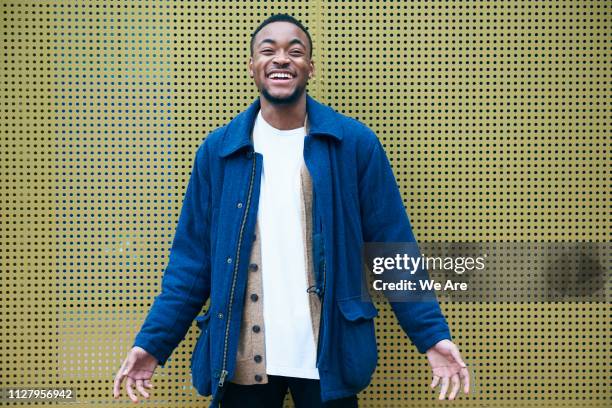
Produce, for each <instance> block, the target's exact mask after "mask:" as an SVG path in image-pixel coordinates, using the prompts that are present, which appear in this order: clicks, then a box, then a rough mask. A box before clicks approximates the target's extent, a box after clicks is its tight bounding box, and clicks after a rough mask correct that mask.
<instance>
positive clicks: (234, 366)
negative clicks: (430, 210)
mask: <svg viewBox="0 0 612 408" xmlns="http://www.w3.org/2000/svg"><path fill="white" fill-rule="evenodd" d="M249 74H250V76H251V78H253V80H254V81H255V84H256V85H257V88H258V90H259V97H258V98H257V99H256V100H255V101H254V102H253V103H252V104H251V106H250V107H249V108H248V109H247V110H246V111H244V112H242V113H241V114H240V115H238V116H237V117H236V118H234V119H233V120H232V121H231V122H230V123H229V124H228V125H226V126H223V127H221V128H218V129H216V130H214V131H213V132H211V134H209V135H208V137H207V138H206V140H205V141H204V142H203V143H202V144H201V145H200V147H199V148H198V151H197V152H196V156H195V160H194V164H193V168H192V173H191V177H190V180H189V184H188V186H187V190H186V192H185V197H184V200H183V208H182V210H181V215H180V217H179V222H178V226H177V232H176V235H175V238H174V242H173V245H172V249H171V254H170V260H169V263H168V266H167V268H166V271H165V273H164V277H163V280H162V291H161V293H160V294H159V295H158V296H157V297H156V299H155V301H154V303H153V306H152V308H151V310H150V312H149V314H148V316H147V318H146V320H145V322H144V324H143V326H142V328H141V331H140V333H139V334H138V336H137V337H136V340H135V342H134V346H133V348H132V349H131V350H130V352H129V353H128V356H127V358H126V359H125V361H124V362H123V364H122V366H121V368H120V370H119V372H118V373H117V376H116V377H115V383H114V397H115V398H118V397H119V393H120V387H121V384H122V382H123V380H124V379H126V390H127V393H128V395H129V397H130V398H131V399H132V400H133V401H135V402H137V397H136V395H135V392H134V390H133V389H132V387H133V386H135V387H136V389H137V390H138V391H139V392H140V393H141V394H142V395H143V396H144V397H145V398H148V397H149V393H148V391H147V390H146V388H148V389H150V388H153V385H152V383H151V377H152V375H153V372H154V370H155V368H156V367H157V365H158V364H159V365H162V366H163V364H165V362H166V360H167V359H168V357H169V356H170V354H171V353H172V351H173V350H174V348H176V346H177V345H178V344H179V343H180V341H181V340H182V339H183V338H184V336H185V334H186V332H187V331H188V329H189V327H190V325H191V323H192V321H193V319H194V318H196V315H197V314H198V313H199V312H200V310H201V308H202V306H203V305H204V303H205V302H206V301H207V299H208V298H209V297H210V305H209V307H208V310H207V311H206V313H204V314H203V315H200V316H197V318H196V322H197V325H198V327H199V328H200V329H201V334H200V336H199V338H198V341H197V344H196V346H195V349H194V353H193V356H192V359H191V370H192V376H193V383H194V385H195V387H196V389H197V390H198V392H199V393H200V394H202V395H213V400H212V404H211V406H213V407H216V406H218V405H219V403H220V404H221V407H223V408H231V407H238V406H240V407H281V406H282V402H283V400H284V398H285V395H286V392H287V389H289V390H290V391H291V393H292V397H293V400H294V402H295V404H296V406H297V407H298V408H299V407H356V406H357V397H356V394H357V393H359V392H360V391H361V390H362V389H364V388H365V387H366V386H367V385H368V384H369V382H370V381H371V376H372V374H373V372H374V370H375V368H376V362H377V355H376V353H377V350H376V338H375V333H374V322H373V318H374V317H375V316H376V315H377V310H376V308H375V307H374V305H373V304H372V302H371V301H363V300H362V299H361V293H362V291H361V290H362V289H363V285H364V282H363V281H362V279H361V267H362V264H361V262H362V260H361V248H362V245H363V243H364V242H369V241H370V242H416V241H415V239H414V236H413V235H412V230H411V226H410V222H409V219H408V216H407V215H406V211H405V208H404V207H403V202H402V199H401V196H400V194H399V190H398V189H397V185H396V181H395V178H394V176H393V172H392V170H391V167H390V165H389V162H388V160H387V158H386V155H385V152H384V150H383V148H382V145H381V144H380V142H379V141H378V139H377V137H376V136H375V134H374V133H373V132H372V131H371V130H370V129H368V128H367V127H366V126H365V125H363V124H362V123H360V122H358V121H357V120H355V119H352V118H349V117H347V116H344V115H342V114H340V113H338V112H335V111H334V110H333V109H331V108H329V107H327V106H325V105H323V104H320V103H319V102H317V101H316V100H314V99H313V98H311V97H310V96H309V95H308V94H307V93H306V84H307V83H308V80H309V79H310V78H312V76H313V75H314V62H313V61H312V42H311V39H310V35H309V33H308V31H307V29H306V28H305V27H303V26H302V24H301V23H300V22H299V21H298V20H296V19H294V18H293V17H291V16H288V15H284V14H281V15H275V16H272V17H270V18H268V19H267V20H265V21H264V22H263V23H262V24H261V25H260V26H259V27H258V28H257V29H256V30H255V32H254V33H253V35H252V38H251V58H250V60H249ZM264 295H265V296H264ZM391 306H392V308H393V311H394V313H395V315H396V316H397V318H398V320H399V322H400V325H401V326H402V328H403V329H404V330H405V331H406V333H407V334H408V335H409V336H410V338H411V340H412V341H413V343H414V344H415V345H416V346H417V348H418V350H419V351H420V352H421V353H426V354H427V358H428V361H429V363H430V365H431V367H432V370H433V382H432V384H431V386H432V387H435V386H436V385H437V384H438V383H440V382H441V391H440V395H439V398H440V399H444V398H445V397H446V394H447V392H448V388H449V386H450V385H452V389H451V391H450V395H449V399H454V398H455V396H456V395H457V393H458V391H459V388H460V382H461V381H460V379H461V380H462V381H463V389H464V392H466V393H467V392H468V389H469V375H468V370H467V367H466V365H465V363H464V362H463V360H462V358H461V356H460V354H459V350H458V348H457V347H456V346H455V344H453V343H452V342H451V341H450V339H451V336H450V333H449V330H448V326H447V324H446V321H445V319H444V316H443V315H442V313H441V312H440V309H439V306H438V303H437V302H436V301H428V302H391ZM264 333H265V336H264Z"/></svg>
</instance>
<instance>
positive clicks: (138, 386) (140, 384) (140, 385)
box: [136, 380, 149, 398]
mask: <svg viewBox="0 0 612 408" xmlns="http://www.w3.org/2000/svg"><path fill="white" fill-rule="evenodd" d="M143 385H144V382H143V381H142V380H136V389H137V390H138V392H140V393H141V394H142V396H143V397H145V398H149V393H148V392H147V391H146V390H145V389H144V386H143Z"/></svg>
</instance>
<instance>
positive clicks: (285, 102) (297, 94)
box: [261, 87, 306, 105]
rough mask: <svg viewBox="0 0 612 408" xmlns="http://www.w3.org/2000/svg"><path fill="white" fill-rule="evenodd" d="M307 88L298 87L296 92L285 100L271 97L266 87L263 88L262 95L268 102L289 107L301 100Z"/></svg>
mask: <svg viewBox="0 0 612 408" xmlns="http://www.w3.org/2000/svg"><path fill="white" fill-rule="evenodd" d="M305 88H306V87H296V88H295V91H293V93H291V95H289V96H287V97H284V98H277V97H276V96H272V95H270V93H269V92H268V90H267V89H266V88H265V87H262V89H261V94H262V95H263V97H264V98H266V99H267V100H268V102H270V103H273V104H275V105H289V104H292V103H294V102H295V101H297V100H298V99H300V96H302V93H304V89H305Z"/></svg>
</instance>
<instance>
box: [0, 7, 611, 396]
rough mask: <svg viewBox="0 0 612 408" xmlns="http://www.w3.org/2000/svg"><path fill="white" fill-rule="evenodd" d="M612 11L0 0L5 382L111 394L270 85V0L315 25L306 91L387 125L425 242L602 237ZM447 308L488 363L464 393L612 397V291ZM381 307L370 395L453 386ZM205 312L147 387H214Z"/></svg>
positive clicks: (467, 353)
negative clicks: (262, 38) (206, 371)
mask: <svg viewBox="0 0 612 408" xmlns="http://www.w3.org/2000/svg"><path fill="white" fill-rule="evenodd" d="M611 11H612V6H611V4H610V2H608V1H588V2H587V1H574V2H569V1H506V2H493V1H478V2H446V1H431V2H414V3H413V2H329V1H314V2H287V1H278V2H275V1H273V2H261V3H258V4H257V5H255V4H253V3H251V2H226V1H205V2H198V1H181V2H178V1H127V2H126V1H122V2H119V1H99V2H94V1H2V2H0V14H1V21H0V24H1V36H2V64H1V69H2V76H1V80H2V86H1V89H0V97H1V105H0V112H1V115H2V119H1V125H0V126H1V128H0V129H1V130H2V151H1V152H0V155H1V158H2V167H1V168H2V201H1V203H2V204H1V218H0V225H1V228H2V234H1V237H0V239H1V252H0V259H1V264H2V275H1V276H2V285H1V287H2V289H1V290H2V292H1V293H2V297H1V301H0V302H1V304H0V305H1V307H0V314H1V319H2V325H1V326H2V327H1V329H0V330H1V333H2V342H1V345H0V347H1V349H0V350H1V352H0V381H1V386H2V387H9V386H10V387H26V388H27V387H30V388H31V387H44V386H47V387H49V386H54V387H60V386H69V387H74V388H76V389H77V395H78V399H79V400H80V401H81V402H84V403H88V404H92V405H93V404H96V405H98V406H105V405H106V404H109V405H110V404H111V403H113V400H112V392H111V388H112V380H113V377H114V374H115V372H116V371H117V369H118V368H119V365H120V363H121V360H122V359H123V358H124V356H125V353H126V352H127V350H128V348H129V346H130V345H131V342H132V340H133V338H134V335H135V334H136V332H137V330H138V329H139V327H140V324H141V323H142V320H143V319H144V316H145V313H146V311H147V310H148V307H149V305H150V303H151V302H152V300H153V297H154V296H155V295H156V294H157V293H158V290H159V288H160V283H161V275H162V272H163V269H164V266H165V264H166V262H167V259H168V250H169V247H170V244H171V240H172V237H173V235H174V229H175V227H176V222H177V218H178V214H179V211H180V208H181V198H182V195H183V193H184V189H185V187H186V183H187V180H188V177H189V171H190V168H191V164H192V161H193V158H194V153H195V149H196V148H197V146H198V145H199V144H200V143H201V141H202V140H203V138H204V137H205V136H206V134H207V133H208V132H209V131H211V130H212V129H214V128H216V127H218V126H221V125H223V124H225V123H227V122H228V121H229V120H230V119H231V118H232V117H234V116H235V115H236V114H237V113H239V112H240V111H242V110H244V109H245V108H246V107H247V106H248V104H249V103H250V102H251V101H252V100H253V98H255V97H256V93H255V92H256V89H255V86H254V84H253V83H252V82H251V80H250V78H249V77H248V73H247V61H248V42H249V35H250V33H251V32H252V31H253V29H254V28H255V27H256V26H257V25H258V24H259V22H260V21H262V20H263V19H264V18H265V17H267V16H269V15H270V14H272V13H275V12H288V13H290V14H293V15H294V16H295V17H297V18H298V19H300V20H301V21H303V22H304V23H305V25H306V26H307V27H308V28H309V30H310V33H311V36H312V38H313V42H314V61H315V67H316V71H315V76H314V78H313V80H311V82H310V84H309V87H308V90H309V92H310V94H311V95H312V96H314V97H315V98H317V99H319V100H320V101H323V102H324V103H327V104H329V105H331V106H333V107H334V108H335V109H337V110H338V111H341V112H343V113H345V114H347V115H349V116H352V117H355V118H357V119H359V120H361V121H363V122H364V123H366V124H368V125H369V126H370V127H371V128H372V129H373V130H374V131H375V132H376V133H377V135H378V137H379V138H380V140H381V141H382V142H383V144H384V146H385V149H386V151H387V154H388V156H389V159H390V160H391V163H392V165H393V168H394V172H395V175H396V177H397V179H398V183H399V185H400V187H401V191H402V194H403V197H404V200H405V204H406V208H407V211H408V213H409V215H410V219H411V221H412V224H413V227H414V232H415V235H416V236H417V237H418V240H419V241H467V242H479V241H485V242H492V241H504V242H511V241H538V242H555V241H561V242H573V241H590V242H606V241H609V238H610V235H609V234H610V224H611V223H610V207H609V197H610V179H609V173H610V150H609V147H610V146H609V141H610V124H611V121H610V120H611V109H610V97H611V93H610V87H611V85H612V83H611V80H610V68H611V65H612V64H611V50H610V34H611V31H612V29H611V27H612V21H611V20H612V18H611V15H610V13H611ZM608 272H609V271H608ZM608 282H609V281H608ZM608 284H609V283H608ZM442 307H443V309H444V311H445V313H446V316H447V319H448V321H449V323H450V325H451V329H452V332H453V334H454V336H455V338H456V342H457V344H458V345H459V346H460V348H461V350H462V353H463V355H464V357H465V359H466V361H467V362H468V364H469V365H470V367H471V369H472V375H473V376H474V379H473V381H474V387H473V393H472V395H471V396H469V397H467V398H466V397H464V396H461V398H460V399H459V400H458V401H456V402H454V403H453V404H454V406H457V407H528V406H533V407H576V406H581V407H609V406H611V405H612V404H611V402H612V401H611V397H612V391H611V390H612V380H611V378H612V376H611V374H612V373H611V368H610V367H611V358H610V355H611V352H610V350H611V347H610V346H611V341H610V329H611V307H610V303H606V302H603V303H601V302H599V303H597V302H592V303H584V302H581V303H578V302H563V303H551V302H532V303H527V302H519V303H500V302H496V303H484V302H462V303H459V302H443V303H442ZM378 308H379V310H380V316H379V318H378V319H377V336H378V346H379V366H378V369H377V372H376V375H375V377H374V380H373V382H372V384H371V385H370V387H369V388H367V389H366V390H365V391H364V392H362V393H361V394H360V395H359V399H360V406H361V407H429V406H432V407H433V406H437V404H438V402H437V401H436V400H435V399H436V396H437V394H436V393H435V392H434V391H432V390H431V389H430V388H429V383H430V380H431V379H430V372H429V368H428V366H427V362H426V359H425V358H424V356H422V355H419V354H418V353H416V351H415V349H414V347H413V346H411V344H410V342H409V340H408V339H407V338H406V336H405V335H404V334H403V332H402V331H401V330H400V328H399V325H398V324H397V322H396V320H395V317H394V316H393V314H392V313H391V312H390V309H389V307H388V305H386V304H384V303H379V304H378ZM196 335H197V329H196V328H195V326H194V329H192V331H190V332H189V334H188V335H187V337H186V339H185V341H184V342H183V343H182V344H181V345H180V346H179V347H178V348H177V349H176V350H175V352H174V354H173V355H172V357H171V360H170V361H169V362H168V364H167V366H166V367H165V368H163V369H158V370H157V372H156V374H155V377H154V383H155V384H156V385H157V388H156V390H155V391H154V392H153V398H152V399H153V401H152V403H153V405H155V406H181V407H183V406H205V401H207V400H206V399H204V398H202V397H199V396H197V395H196V392H195V390H194V389H193V388H192V387H191V381H190V373H189V358H190V355H191V350H192V348H193V345H194V340H195V336H196ZM287 400H288V401H287V406H291V405H292V404H291V402H290V398H289V397H288V399H287ZM123 402H124V403H125V404H126V406H127V405H128V404H130V402H129V400H128V399H127V398H126V396H125V392H123ZM25 404H26V405H38V404H42V403H40V402H38V403H36V402H27V403H25Z"/></svg>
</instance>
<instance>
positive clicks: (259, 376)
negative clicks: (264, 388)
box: [255, 374, 263, 382]
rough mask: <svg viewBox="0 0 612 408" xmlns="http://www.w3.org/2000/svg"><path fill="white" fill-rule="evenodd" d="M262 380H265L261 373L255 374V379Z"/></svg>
mask: <svg viewBox="0 0 612 408" xmlns="http://www.w3.org/2000/svg"><path fill="white" fill-rule="evenodd" d="M261 380H263V378H261V375H259V374H255V381H257V382H261Z"/></svg>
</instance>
